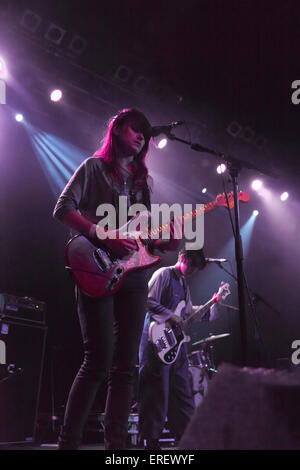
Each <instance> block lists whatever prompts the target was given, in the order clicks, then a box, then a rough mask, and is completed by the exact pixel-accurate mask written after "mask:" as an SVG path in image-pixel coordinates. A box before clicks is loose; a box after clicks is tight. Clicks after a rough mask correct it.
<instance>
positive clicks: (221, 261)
mask: <svg viewBox="0 0 300 470" xmlns="http://www.w3.org/2000/svg"><path fill="white" fill-rule="evenodd" d="M205 261H206V262H207V263H225V261H228V259H226V258H205Z"/></svg>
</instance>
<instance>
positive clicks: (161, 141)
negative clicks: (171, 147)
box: [157, 139, 168, 149]
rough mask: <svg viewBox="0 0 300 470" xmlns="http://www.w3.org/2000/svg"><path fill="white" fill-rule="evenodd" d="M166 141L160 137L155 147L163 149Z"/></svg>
mask: <svg viewBox="0 0 300 470" xmlns="http://www.w3.org/2000/svg"><path fill="white" fill-rule="evenodd" d="M167 143H168V139H160V141H159V142H158V144H157V147H158V148H159V149H163V148H164V147H165V146H166V145H167Z"/></svg>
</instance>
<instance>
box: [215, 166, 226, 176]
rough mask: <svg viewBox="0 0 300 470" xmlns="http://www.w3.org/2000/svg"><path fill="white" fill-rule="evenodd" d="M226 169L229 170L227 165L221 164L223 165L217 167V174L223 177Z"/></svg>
mask: <svg viewBox="0 0 300 470" xmlns="http://www.w3.org/2000/svg"><path fill="white" fill-rule="evenodd" d="M226 168H227V167H226V165H225V163H221V165H219V166H218V167H217V173H218V174H219V175H221V174H222V173H224V172H225V171H226Z"/></svg>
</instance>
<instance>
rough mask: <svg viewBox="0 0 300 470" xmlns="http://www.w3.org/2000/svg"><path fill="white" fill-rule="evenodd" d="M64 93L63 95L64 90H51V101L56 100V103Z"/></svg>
mask: <svg viewBox="0 0 300 470" xmlns="http://www.w3.org/2000/svg"><path fill="white" fill-rule="evenodd" d="M62 95H63V94H62V91H61V90H58V89H56V90H53V91H51V93H50V99H51V101H54V102H55V103H56V102H57V101H59V100H61V98H62Z"/></svg>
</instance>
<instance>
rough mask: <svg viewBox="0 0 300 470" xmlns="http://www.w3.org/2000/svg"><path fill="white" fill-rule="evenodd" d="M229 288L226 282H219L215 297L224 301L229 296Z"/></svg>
mask: <svg viewBox="0 0 300 470" xmlns="http://www.w3.org/2000/svg"><path fill="white" fill-rule="evenodd" d="M229 287H230V286H229V283H228V282H221V284H220V287H219V290H218V293H217V295H218V296H220V297H221V299H222V300H225V299H226V297H228V295H230V294H231V292H230V289H229Z"/></svg>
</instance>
